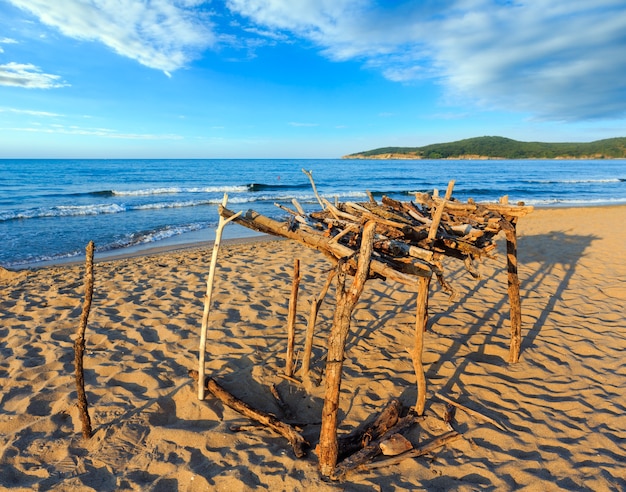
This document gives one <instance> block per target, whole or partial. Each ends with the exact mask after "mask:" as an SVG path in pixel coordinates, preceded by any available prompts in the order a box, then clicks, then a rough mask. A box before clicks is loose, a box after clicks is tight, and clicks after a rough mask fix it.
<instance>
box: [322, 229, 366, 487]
mask: <svg viewBox="0 0 626 492" xmlns="http://www.w3.org/2000/svg"><path fill="white" fill-rule="evenodd" d="M375 228H376V223H375V222H374V221H369V222H367V224H365V227H364V228H363V233H362V235H361V249H360V254H359V260H358V265H357V270H356V273H355V276H354V281H353V282H352V285H351V286H350V288H349V290H348V291H346V290H345V280H346V278H345V277H346V273H345V270H344V268H343V266H344V265H343V264H340V265H339V272H338V276H337V306H336V310H335V317H334V321H333V326H332V328H331V331H330V335H329V337H328V356H327V359H326V391H325V394H324V407H323V409H322V427H321V430H320V443H319V467H320V473H321V474H322V475H323V476H326V477H330V476H331V475H332V474H333V471H334V469H335V466H336V465H337V456H338V445H337V414H338V410H339V391H340V389H341V372H342V368H343V359H344V351H345V345H346V339H347V336H348V332H349V331H350V320H351V317H352V311H353V310H354V307H355V306H356V303H357V301H358V300H359V297H360V296H361V293H362V292H363V288H364V286H365V281H366V280H367V276H368V272H369V268H370V260H371V256H372V250H373V241H374V230H375Z"/></svg>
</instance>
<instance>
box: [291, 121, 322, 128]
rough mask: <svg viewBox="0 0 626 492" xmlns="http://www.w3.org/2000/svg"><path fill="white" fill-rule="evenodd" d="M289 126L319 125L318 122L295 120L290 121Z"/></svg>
mask: <svg viewBox="0 0 626 492" xmlns="http://www.w3.org/2000/svg"><path fill="white" fill-rule="evenodd" d="M289 126H295V127H310V126H319V124H318V123H299V122H297V121H290V122H289Z"/></svg>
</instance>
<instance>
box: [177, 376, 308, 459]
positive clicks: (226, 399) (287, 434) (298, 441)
mask: <svg viewBox="0 0 626 492" xmlns="http://www.w3.org/2000/svg"><path fill="white" fill-rule="evenodd" d="M189 376H191V377H192V378H193V379H196V378H198V372H197V371H194V370H191V371H189ZM200 381H202V379H199V378H198V383H200ZM200 384H201V385H202V383H200ZM202 386H205V387H206V389H207V390H209V391H210V392H211V394H212V395H213V396H215V397H216V398H217V399H218V400H220V401H221V402H222V403H224V404H225V405H227V406H229V407H230V408H232V409H233V410H236V411H237V412H239V413H241V414H242V415H245V416H246V417H248V418H250V419H252V420H256V421H257V422H259V423H260V424H263V425H264V426H266V427H269V428H270V429H272V430H273V431H274V432H276V433H278V434H280V435H281V436H283V437H284V438H285V439H287V440H288V441H289V444H291V447H292V448H293V452H294V454H295V455H296V457H297V458H302V457H303V456H304V455H305V450H306V448H307V446H308V443H307V442H306V440H305V439H304V437H302V435H301V434H300V433H299V432H298V431H297V430H296V429H294V428H293V427H292V426H291V425H289V424H286V423H284V422H281V421H280V420H278V419H277V418H276V417H274V416H273V415H270V414H269V413H265V412H263V411H261V410H257V409H256V408H252V407H251V406H250V405H248V404H247V403H245V402H244V401H242V400H240V399H239V398H237V397H235V396H234V395H232V394H230V393H229V392H228V391H226V390H225V389H224V388H222V387H221V386H220V385H219V384H217V382H216V381H215V380H214V379H212V378H206V379H205V380H204V385H202Z"/></svg>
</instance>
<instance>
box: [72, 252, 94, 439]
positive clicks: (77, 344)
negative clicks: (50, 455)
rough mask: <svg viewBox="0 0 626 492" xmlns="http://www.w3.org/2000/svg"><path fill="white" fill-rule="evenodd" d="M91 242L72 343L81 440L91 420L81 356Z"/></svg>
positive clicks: (87, 308)
mask: <svg viewBox="0 0 626 492" xmlns="http://www.w3.org/2000/svg"><path fill="white" fill-rule="evenodd" d="M93 250H94V244H93V241H89V244H87V250H86V255H85V302H84V303H83V311H82V313H81V316H80V324H79V325H78V333H77V335H76V340H75V341H74V371H75V375H76V393H77V396H78V410H79V412H80V420H81V422H82V424H83V438H84V439H89V438H90V437H91V432H92V431H91V419H90V418H89V408H88V403H87V395H86V393H85V373H84V368H83V356H84V353H85V330H86V329H87V320H88V318H89V312H90V310H91V301H92V299H93Z"/></svg>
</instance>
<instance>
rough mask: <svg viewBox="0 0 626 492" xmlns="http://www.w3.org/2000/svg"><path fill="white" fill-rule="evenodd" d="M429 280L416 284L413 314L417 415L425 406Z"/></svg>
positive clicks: (412, 354) (421, 280) (413, 356)
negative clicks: (425, 347) (425, 335)
mask: <svg viewBox="0 0 626 492" xmlns="http://www.w3.org/2000/svg"><path fill="white" fill-rule="evenodd" d="M429 285H430V279H427V278H420V279H419V281H418V283H417V309H416V313H415V345H414V346H413V351H412V352H411V357H412V359H413V369H414V371H415V379H416V384H417V401H416V403H415V412H416V413H417V415H422V414H423V413H424V407H425V406H426V376H425V374H424V364H423V362H422V355H423V352H424V332H425V331H426V326H427V324H428V288H429Z"/></svg>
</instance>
